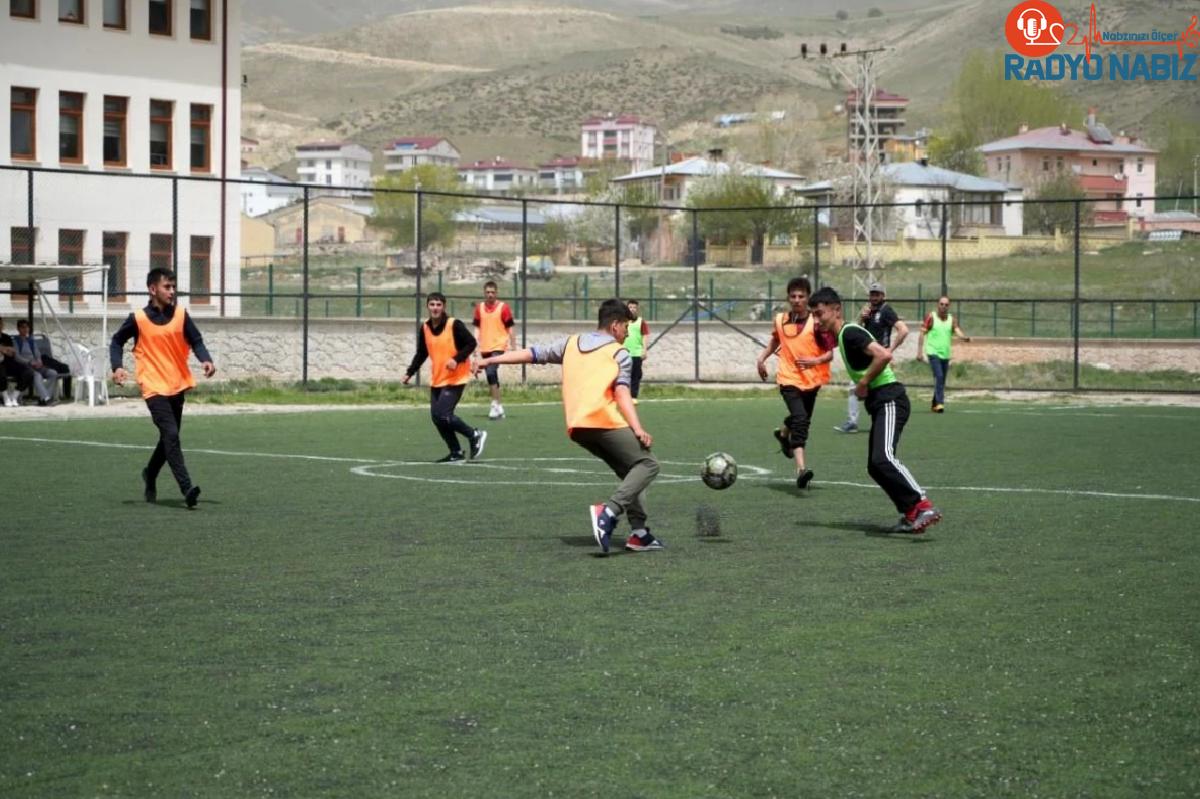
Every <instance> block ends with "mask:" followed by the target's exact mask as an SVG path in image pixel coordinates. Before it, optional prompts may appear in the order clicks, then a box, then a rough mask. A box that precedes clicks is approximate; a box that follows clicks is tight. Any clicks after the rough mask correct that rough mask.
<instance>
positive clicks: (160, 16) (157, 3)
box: [150, 0, 172, 36]
mask: <svg viewBox="0 0 1200 799" xmlns="http://www.w3.org/2000/svg"><path fill="white" fill-rule="evenodd" d="M171 2H172V0H150V32H151V33H153V34H156V35H158V36H170V35H171Z"/></svg>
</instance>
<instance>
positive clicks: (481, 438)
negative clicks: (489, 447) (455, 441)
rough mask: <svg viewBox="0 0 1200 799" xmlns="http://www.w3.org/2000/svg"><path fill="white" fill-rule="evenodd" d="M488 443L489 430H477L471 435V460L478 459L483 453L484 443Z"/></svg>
mask: <svg viewBox="0 0 1200 799" xmlns="http://www.w3.org/2000/svg"><path fill="white" fill-rule="evenodd" d="M486 443H487V431H486V430H476V431H475V435H473V436H471V460H477V459H478V458H479V456H480V455H482V454H483V445H484V444H486Z"/></svg>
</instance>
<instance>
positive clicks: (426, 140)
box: [389, 136, 449, 150]
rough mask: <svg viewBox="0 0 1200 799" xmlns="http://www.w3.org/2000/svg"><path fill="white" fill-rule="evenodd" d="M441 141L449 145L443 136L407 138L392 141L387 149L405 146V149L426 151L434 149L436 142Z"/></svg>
mask: <svg viewBox="0 0 1200 799" xmlns="http://www.w3.org/2000/svg"><path fill="white" fill-rule="evenodd" d="M442 141H444V142H446V143H447V144H449V141H448V140H447V139H446V138H445V137H444V136H408V137H405V138H401V139H396V140H394V141H393V142H392V144H391V147H389V149H392V148H395V147H401V146H406V147H416V148H417V149H420V150H428V149H431V148H433V147H436V146H437V144H438V142H442Z"/></svg>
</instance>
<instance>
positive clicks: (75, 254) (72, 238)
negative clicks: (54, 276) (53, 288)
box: [58, 228, 85, 298]
mask: <svg viewBox="0 0 1200 799" xmlns="http://www.w3.org/2000/svg"><path fill="white" fill-rule="evenodd" d="M84 235H85V234H84V231H82V230H67V229H65V228H64V229H60V230H59V231H58V262H59V263H60V264H62V265H63V266H79V265H80V264H82V263H83V237H84ZM81 293H82V292H81V289H80V286H79V277H78V276H77V275H72V276H71V277H60V278H59V279H58V296H59V297H60V298H64V297H72V296H75V297H77V296H79V295H80V294H81Z"/></svg>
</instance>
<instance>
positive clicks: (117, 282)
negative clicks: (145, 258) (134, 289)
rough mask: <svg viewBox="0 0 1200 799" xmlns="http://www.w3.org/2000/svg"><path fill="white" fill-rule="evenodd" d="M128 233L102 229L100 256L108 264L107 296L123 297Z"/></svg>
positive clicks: (113, 297)
mask: <svg viewBox="0 0 1200 799" xmlns="http://www.w3.org/2000/svg"><path fill="white" fill-rule="evenodd" d="M128 238H129V234H128V233H112V232H109V231H107V230H106V231H104V234H103V236H102V237H101V241H102V245H103V246H102V249H101V256H102V259H103V261H104V263H105V264H106V265H107V266H108V298H109V299H110V300H123V299H125V243H126V241H127V240H128Z"/></svg>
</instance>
